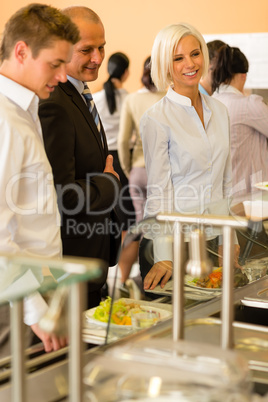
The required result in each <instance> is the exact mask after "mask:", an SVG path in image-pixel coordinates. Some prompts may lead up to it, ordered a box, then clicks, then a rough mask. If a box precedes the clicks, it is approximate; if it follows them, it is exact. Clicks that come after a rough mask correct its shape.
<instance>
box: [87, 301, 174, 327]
mask: <svg viewBox="0 0 268 402" xmlns="http://www.w3.org/2000/svg"><path fill="white" fill-rule="evenodd" d="M119 300H123V301H124V302H125V303H129V304H131V303H136V304H139V305H140V308H141V309H142V310H144V311H156V312H158V313H159V314H160V320H159V321H161V320H163V319H165V318H168V317H171V315H172V312H171V311H169V310H166V309H164V308H161V307H158V306H157V305H159V303H153V302H150V303H146V302H143V301H142V300H133V299H125V298H122V299H119ZM96 309H97V307H93V308H91V309H89V310H86V311H85V312H84V315H85V318H86V320H87V321H88V322H89V323H90V324H95V325H98V326H100V327H103V328H106V327H107V322H102V321H99V320H97V319H96V318H94V313H95V311H96ZM110 327H111V328H116V329H122V330H128V329H130V328H132V325H119V324H115V323H110Z"/></svg>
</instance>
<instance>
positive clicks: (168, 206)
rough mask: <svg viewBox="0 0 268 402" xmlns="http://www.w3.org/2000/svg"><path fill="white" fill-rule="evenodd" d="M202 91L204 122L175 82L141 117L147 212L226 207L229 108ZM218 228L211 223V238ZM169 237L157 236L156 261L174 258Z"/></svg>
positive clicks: (189, 211) (221, 211)
mask: <svg viewBox="0 0 268 402" xmlns="http://www.w3.org/2000/svg"><path fill="white" fill-rule="evenodd" d="M201 97H202V105H203V116H204V125H205V128H204V127H203V124H202V122H201V120H200V118H199V116H198V114H197V112H196V110H195V108H194V107H193V106H192V104H191V100H190V99H189V98H187V97H185V96H182V95H179V94H178V93H176V92H175V91H174V90H173V89H172V88H169V90H168V92H167V94H166V96H164V98H162V99H161V100H160V101H159V102H158V103H157V104H155V105H154V106H152V107H151V108H150V109H149V110H148V111H147V112H146V113H145V114H144V116H143V117H142V119H141V124H140V131H141V137H142V142H143V151H144V157H145V165H146V170H147V175H148V187H147V201H146V206H145V216H146V217H147V216H153V215H155V214H157V213H159V212H173V211H176V212H179V213H187V214H203V213H217V214H226V213H228V209H227V201H226V199H227V197H228V195H229V194H230V190H231V159H230V147H229V145H230V144H229V121H228V114H227V109H226V108H225V106H224V105H223V104H221V103H220V102H218V101H215V99H212V98H211V97H209V96H206V95H201ZM224 199H225V201H224ZM219 202H220V205H221V207H219ZM214 203H215V205H216V208H217V209H216V210H214V211H213V207H211V205H210V204H212V205H213V204H214ZM219 233H220V232H219V231H217V230H216V231H215V229H213V230H211V233H210V235H208V238H213V237H215V236H216V235H217V234H219ZM165 237H166V236H164V237H162V236H159V235H157V236H156V237H155V239H154V251H155V262H156V261H161V260H165V259H166V260H171V259H172V257H171V244H170V245H169V247H168V248H169V251H167V250H166V249H165V247H164V242H165V241H166V239H165ZM158 245H159V246H158ZM156 249H157V252H156Z"/></svg>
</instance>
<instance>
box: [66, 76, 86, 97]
mask: <svg viewBox="0 0 268 402" xmlns="http://www.w3.org/2000/svg"><path fill="white" fill-rule="evenodd" d="M67 78H68V81H70V82H71V83H72V84H73V86H74V87H75V88H76V89H77V91H78V92H79V93H80V95H82V92H83V91H84V83H83V81H80V80H77V79H76V78H73V77H70V76H69V75H67Z"/></svg>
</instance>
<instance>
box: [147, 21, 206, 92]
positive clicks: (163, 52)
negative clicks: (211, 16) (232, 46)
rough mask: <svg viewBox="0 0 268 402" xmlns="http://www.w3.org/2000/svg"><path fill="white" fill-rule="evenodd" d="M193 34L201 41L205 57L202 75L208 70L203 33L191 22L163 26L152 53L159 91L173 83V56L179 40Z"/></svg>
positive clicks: (155, 78)
mask: <svg viewBox="0 0 268 402" xmlns="http://www.w3.org/2000/svg"><path fill="white" fill-rule="evenodd" d="M189 35H192V36H194V37H195V38H196V39H197V40H198V42H199V43H200V48H201V52H202V54H203V57H204V70H203V73H202V76H205V75H206V74H207V72H208V65H209V55H208V49H207V45H206V42H205V40H204V38H203V36H202V35H201V33H200V32H199V31H198V30H197V29H196V28H194V27H193V26H192V25H190V24H186V23H180V24H172V25H168V26H167V27H165V28H163V29H162V30H161V31H160V32H159V33H158V34H157V36H156V38H155V41H154V44H153V48H152V53H151V75H152V80H153V82H154V83H155V85H156V87H157V88H158V90H159V91H165V90H166V89H167V87H168V86H169V85H171V84H172V76H173V56H174V52H175V50H176V48H177V46H178V43H179V41H180V40H181V39H182V38H184V37H186V36H189Z"/></svg>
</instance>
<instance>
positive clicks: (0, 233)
mask: <svg viewBox="0 0 268 402" xmlns="http://www.w3.org/2000/svg"><path fill="white" fill-rule="evenodd" d="M78 40H79V32H78V29H77V27H76V25H75V24H73V23H72V22H71V20H70V19H69V17H67V16H64V15H63V14H62V13H61V12H60V11H59V10H57V9H55V8H53V7H50V6H47V5H42V4H31V5H28V6H26V7H23V8H22V9H20V10H19V11H17V12H16V13H15V14H14V15H13V16H12V17H11V18H10V19H9V21H8V22H7V23H6V26H5V30H4V34H3V36H2V42H1V48H0V57H1V67H0V104H1V109H0V131H1V137H0V253H11V254H19V255H24V256H33V257H37V258H40V257H41V258H42V257H43V258H50V257H60V256H61V238H60V221H59V213H58V208H57V198H56V193H55V191H54V186H53V176H52V171H51V167H50V164H49V162H48V159H47V156H46V153H45V150H44V146H43V136H42V130H41V125H40V122H39V118H38V102H39V98H40V99H46V98H48V97H49V95H50V93H51V92H53V90H54V88H55V86H57V85H58V83H59V82H60V81H61V82H64V81H66V79H67V78H66V63H68V62H69V61H70V59H71V55H72V50H73V45H74V44H75V43H76V42H77V41H78ZM44 190H45V191H44ZM46 309H47V305H46V303H45V301H44V300H43V298H42V297H41V296H40V294H39V293H35V294H34V295H31V296H30V297H28V298H27V299H26V300H25V318H24V320H25V323H26V324H27V325H30V326H31V328H32V330H33V331H34V332H35V334H36V335H37V336H38V337H39V338H40V339H41V340H42V341H43V343H44V347H45V350H46V351H51V350H56V349H58V348H60V347H61V346H64V345H65V340H61V339H59V338H57V337H56V336H54V335H52V336H50V335H48V334H46V333H44V332H43V331H41V329H40V328H39V326H38V321H39V320H40V318H41V316H42V315H43V314H44V312H45V311H46Z"/></svg>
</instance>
